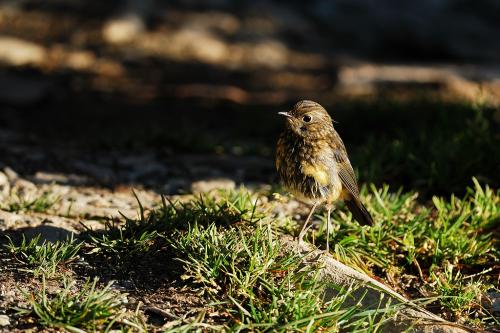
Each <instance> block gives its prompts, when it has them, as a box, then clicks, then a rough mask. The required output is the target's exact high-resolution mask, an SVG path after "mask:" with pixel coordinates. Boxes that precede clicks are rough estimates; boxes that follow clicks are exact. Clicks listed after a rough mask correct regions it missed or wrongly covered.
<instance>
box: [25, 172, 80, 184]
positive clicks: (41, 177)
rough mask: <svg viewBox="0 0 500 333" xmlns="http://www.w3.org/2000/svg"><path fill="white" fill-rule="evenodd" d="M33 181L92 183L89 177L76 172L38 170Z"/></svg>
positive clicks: (46, 182) (39, 182) (41, 182)
mask: <svg viewBox="0 0 500 333" xmlns="http://www.w3.org/2000/svg"><path fill="white" fill-rule="evenodd" d="M32 181H33V182H34V183H35V184H52V183H56V184H63V185H73V186H78V185H85V184H87V183H90V180H89V179H88V178H87V177H84V176H80V175H75V174H62V173H48V172H43V171H38V172H37V173H36V174H35V176H34V177H33V179H32Z"/></svg>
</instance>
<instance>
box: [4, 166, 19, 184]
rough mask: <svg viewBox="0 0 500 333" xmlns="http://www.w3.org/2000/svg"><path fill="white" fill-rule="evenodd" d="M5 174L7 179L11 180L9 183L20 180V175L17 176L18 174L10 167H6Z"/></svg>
mask: <svg viewBox="0 0 500 333" xmlns="http://www.w3.org/2000/svg"><path fill="white" fill-rule="evenodd" d="M3 172H4V173H5V175H6V176H7V178H9V182H11V183H13V182H14V181H15V180H16V179H18V178H19V175H18V174H17V172H15V171H14V170H12V169H11V168H10V167H5V169H3Z"/></svg>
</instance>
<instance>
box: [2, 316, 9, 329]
mask: <svg viewBox="0 0 500 333" xmlns="http://www.w3.org/2000/svg"><path fill="white" fill-rule="evenodd" d="M9 325H10V319H9V316H7V315H0V326H9Z"/></svg>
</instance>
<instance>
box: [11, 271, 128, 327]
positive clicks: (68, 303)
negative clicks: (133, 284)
mask: <svg viewBox="0 0 500 333" xmlns="http://www.w3.org/2000/svg"><path fill="white" fill-rule="evenodd" d="M97 282H98V279H97V278H96V279H94V280H93V281H92V282H90V280H87V281H86V282H85V283H84V284H83V285H82V286H81V287H80V288H79V290H78V291H74V289H75V282H74V281H73V282H68V280H66V279H64V280H63V288H62V289H60V290H58V291H57V293H55V295H49V293H48V291H47V284H46V282H45V278H43V280H42V290H41V291H40V292H39V293H36V294H31V295H27V297H28V302H29V304H30V308H28V309H18V313H19V314H21V315H24V316H26V315H34V316H36V317H38V319H39V323H40V324H41V325H43V326H49V327H58V328H65V329H67V330H69V331H72V332H84V331H82V330H81V329H87V330H92V331H94V332H97V331H100V332H101V331H107V330H109V329H110V328H111V327H112V325H113V324H114V323H115V322H116V320H117V319H118V316H119V314H120V311H119V307H120V306H121V305H122V300H121V298H120V297H119V296H120V295H117V293H115V292H113V291H112V290H111V286H112V283H109V284H108V285H106V286H105V287H104V288H102V289H98V288H97V286H96V285H97Z"/></svg>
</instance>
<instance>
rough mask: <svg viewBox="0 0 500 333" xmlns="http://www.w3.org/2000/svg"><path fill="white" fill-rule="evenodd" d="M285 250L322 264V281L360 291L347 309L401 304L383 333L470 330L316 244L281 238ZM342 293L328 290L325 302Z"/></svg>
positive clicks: (463, 331)
mask: <svg viewBox="0 0 500 333" xmlns="http://www.w3.org/2000/svg"><path fill="white" fill-rule="evenodd" d="M281 243H282V246H283V249H284V250H285V251H286V252H295V253H299V254H300V255H304V263H305V264H307V265H311V264H316V263H317V264H319V266H320V267H321V268H320V276H319V278H320V279H321V280H325V281H330V282H332V283H333V284H335V286H336V287H337V286H338V287H343V288H345V289H352V287H353V286H356V287H357V289H355V290H354V292H353V293H352V296H353V297H350V298H348V299H346V302H345V303H344V304H345V305H346V306H352V305H356V304H359V303H360V301H361V306H362V308H363V309H366V310H374V309H384V308H386V306H387V307H390V306H394V305H396V304H397V305H398V311H397V312H396V313H395V315H393V316H392V318H390V319H389V320H388V321H387V322H386V323H385V324H384V326H383V328H382V329H381V332H385V333H400V332H408V331H410V332H413V333H466V332H470V330H469V329H467V328H465V327H463V328H462V327H461V326H460V325H458V324H455V323H450V322H448V321H446V320H444V319H442V318H440V317H438V316H436V315H434V314H432V313H430V312H429V311H427V310H425V309H423V308H420V307H418V306H417V305H416V304H415V303H413V302H412V301H411V300H408V299H406V298H405V297H403V296H402V295H400V294H398V293H396V292H395V291H393V290H392V289H390V288H389V287H388V286H386V285H384V284H382V283H380V282H379V281H377V280H375V279H372V278H371V277H369V276H368V275H365V274H363V273H360V272H358V271H356V270H354V269H352V268H350V267H348V266H346V265H344V264H342V263H341V262H339V261H337V260H335V259H334V258H333V257H332V256H331V255H325V254H324V252H323V251H320V250H318V249H314V248H313V246H312V245H310V244H307V243H304V242H303V243H301V244H299V245H297V241H296V240H294V239H293V238H292V237H291V236H283V237H282V238H281ZM338 294H339V290H338V289H336V288H332V287H327V289H326V290H325V301H328V300H330V299H333V298H334V297H336V296H337V295H338Z"/></svg>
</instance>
